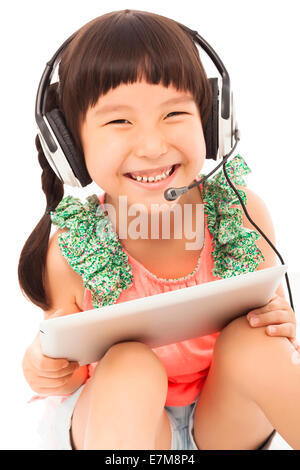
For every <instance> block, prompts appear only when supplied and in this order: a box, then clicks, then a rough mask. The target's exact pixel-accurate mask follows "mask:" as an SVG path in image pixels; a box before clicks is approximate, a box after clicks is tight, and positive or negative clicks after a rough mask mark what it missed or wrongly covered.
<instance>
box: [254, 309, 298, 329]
mask: <svg viewBox="0 0 300 470" xmlns="http://www.w3.org/2000/svg"><path fill="white" fill-rule="evenodd" d="M247 319H248V321H249V323H250V325H251V326H267V325H270V324H280V323H294V324H296V318H295V315H292V314H291V313H290V312H288V311H286V310H273V311H272V312H266V313H261V314H259V315H254V314H251V315H250V314H248V315H247Z"/></svg>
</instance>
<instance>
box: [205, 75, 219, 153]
mask: <svg viewBox="0 0 300 470" xmlns="http://www.w3.org/2000/svg"><path fill="white" fill-rule="evenodd" d="M208 81H209V83H210V86H211V89H212V101H213V102H212V108H211V112H210V115H209V117H208V121H207V124H206V127H205V129H204V138H205V144H206V158H207V159H210V158H211V159H213V160H217V153H218V149H219V87H218V79H217V78H209V79H208Z"/></svg>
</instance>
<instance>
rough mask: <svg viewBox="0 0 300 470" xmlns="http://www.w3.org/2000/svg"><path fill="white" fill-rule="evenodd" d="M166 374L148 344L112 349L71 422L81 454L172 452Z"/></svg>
mask: <svg viewBox="0 0 300 470" xmlns="http://www.w3.org/2000/svg"><path fill="white" fill-rule="evenodd" d="M167 389H168V380H167V375H166V371H165V369H164V367H163V365H162V364H161V362H160V361H159V359H158V358H157V356H156V355H155V354H154V353H153V351H152V350H151V349H150V348H149V347H148V346H146V345H144V344H142V343H138V342H126V343H120V344H117V345H115V346H113V347H112V348H111V349H110V350H109V351H108V352H107V353H106V355H105V356H104V357H103V358H102V360H101V361H100V362H99V364H98V365H97V368H96V370H95V372H94V375H93V377H92V378H91V379H90V381H89V382H88V383H87V384H86V386H85V389H84V390H83V392H82V394H81V396H80V397H79V400H78V402H77V405H76V408H75V411H74V414H73V419H72V437H73V440H74V443H75V446H76V449H156V446H162V447H159V448H162V449H169V448H170V447H171V428H170V423H169V420H168V417H167V413H166V411H165V409H164V405H165V401H166V395H167Z"/></svg>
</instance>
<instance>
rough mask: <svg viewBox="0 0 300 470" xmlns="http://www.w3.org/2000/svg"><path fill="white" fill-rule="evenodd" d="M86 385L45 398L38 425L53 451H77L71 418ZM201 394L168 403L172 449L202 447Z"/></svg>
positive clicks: (45, 441)
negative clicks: (197, 418)
mask: <svg viewBox="0 0 300 470" xmlns="http://www.w3.org/2000/svg"><path fill="white" fill-rule="evenodd" d="M83 388H84V384H83V385H81V387H79V388H78V390H76V391H75V392H74V393H73V394H72V395H71V396H70V397H68V398H66V399H64V400H63V401H62V397H56V396H53V397H48V398H46V399H45V401H46V407H45V412H44V415H43V417H42V419H41V421H40V423H39V426H38V433H39V435H40V437H41V438H42V440H43V442H44V444H45V447H46V448H47V449H53V450H74V448H73V447H72V440H71V436H70V429H71V419H72V415H73V411H74V408H75V405H76V402H77V400H78V398H79V396H80V394H81V392H82V390H83ZM198 399H199V397H198V398H197V399H196V400H195V401H194V402H193V403H191V404H190V405H187V406H165V410H166V412H167V414H168V417H169V419H170V424H171V429H172V444H171V450H199V449H198V448H197V445H196V443H195V441H194V436H193V427H194V412H195V408H196V404H197V402H198ZM275 434H276V432H275V430H274V431H273V433H272V434H271V435H270V436H269V437H268V439H267V440H266V441H265V442H264V443H263V444H262V446H261V447H260V448H259V450H267V449H269V447H270V445H271V443H272V441H273V438H274V436H275Z"/></svg>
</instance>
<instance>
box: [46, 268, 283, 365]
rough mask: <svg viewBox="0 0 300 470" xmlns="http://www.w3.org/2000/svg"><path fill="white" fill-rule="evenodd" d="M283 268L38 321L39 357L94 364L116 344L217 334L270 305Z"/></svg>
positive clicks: (156, 342)
mask: <svg viewBox="0 0 300 470" xmlns="http://www.w3.org/2000/svg"><path fill="white" fill-rule="evenodd" d="M286 271H287V266H286V265H280V266H275V267H271V268H266V269H262V270H259V271H253V272H250V273H247V274H241V275H238V276H234V277H231V278H227V279H221V280H216V281H212V282H208V283H205V284H199V285H196V286H191V287H186V288H183V289H177V290H173V291H170V292H164V293H162V294H156V295H152V296H148V297H143V298H140V299H135V300H130V301H127V302H122V303H119V304H114V305H109V306H105V307H100V308H97V309H93V310H87V311H84V312H79V313H73V314H70V315H66V316H63V317H56V318H50V319H48V320H43V321H42V322H41V323H40V337H41V346H42V351H43V354H44V355H46V356H49V357H52V358H65V359H68V360H70V361H78V362H79V364H80V365H84V364H89V363H91V362H96V361H98V360H100V359H101V358H102V356H104V354H105V353H106V351H107V350H108V349H109V348H110V347H111V346H112V345H113V344H115V343H120V342H123V341H140V342H142V343H145V344H147V345H148V346H150V347H151V348H157V347H159V346H164V345H166V344H171V343H177V342H180V341H185V340H187V339H191V338H196V337H199V336H205V335H209V334H212V333H216V332H217V331H220V330H221V329H222V328H224V327H225V326H226V325H227V324H228V323H229V322H230V321H232V320H233V319H235V318H237V317H239V316H241V315H246V314H247V313H248V312H249V311H250V310H253V309H254V308H257V307H261V306H263V305H265V304H267V303H268V301H269V300H270V299H271V297H272V296H273V295H274V293H275V291H276V289H277V287H278V286H279V284H280V281H281V279H282V277H283V276H284V274H285V272H286Z"/></svg>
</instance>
